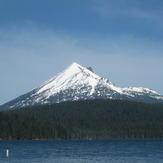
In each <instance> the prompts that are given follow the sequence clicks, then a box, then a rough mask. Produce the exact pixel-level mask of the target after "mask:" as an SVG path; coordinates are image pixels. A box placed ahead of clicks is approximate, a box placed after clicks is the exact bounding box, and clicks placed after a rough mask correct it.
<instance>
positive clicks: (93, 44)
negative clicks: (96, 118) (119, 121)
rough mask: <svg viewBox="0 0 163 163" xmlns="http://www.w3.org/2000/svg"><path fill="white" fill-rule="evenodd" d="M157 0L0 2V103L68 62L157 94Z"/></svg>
mask: <svg viewBox="0 0 163 163" xmlns="http://www.w3.org/2000/svg"><path fill="white" fill-rule="evenodd" d="M162 45H163V1H162V0H116V1H115V0H14V1H13V0H0V76H1V83H0V91H1V95H0V105H1V104H3V103H5V102H8V101H10V100H12V99H14V98H16V97H17V96H19V95H21V94H24V93H27V92H28V91H30V90H32V89H34V88H35V87H37V86H38V85H40V84H41V83H42V82H44V81H45V80H47V79H49V78H51V77H52V76H54V75H56V74H57V73H58V72H60V71H62V70H63V69H64V68H66V67H67V66H68V65H69V64H71V63H72V62H74V61H75V62H77V63H79V64H81V65H82V66H91V67H93V69H94V71H95V73H96V74H98V75H100V76H102V77H104V78H108V79H109V80H110V81H112V82H113V83H115V84H116V85H117V86H120V87H128V86H136V87H140V86H142V87H147V88H151V89H153V90H156V91H158V92H159V93H161V94H163V84H162V81H163V46H162Z"/></svg>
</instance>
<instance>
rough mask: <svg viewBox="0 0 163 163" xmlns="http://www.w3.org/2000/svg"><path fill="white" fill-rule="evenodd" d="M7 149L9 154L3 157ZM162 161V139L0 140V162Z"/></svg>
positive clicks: (137, 162) (102, 162)
mask: <svg viewBox="0 0 163 163" xmlns="http://www.w3.org/2000/svg"><path fill="white" fill-rule="evenodd" d="M6 149H9V157H8V158H7V157H6ZM1 162H2V163H83V162H86V163H97V162H99V163H107V162H111V163H123V162H124V163H134V162H136V163H150V162H151V163H163V140H162V139H131V140H128V139H127V140H125V139H118V140H117V139H115V140H113V139H110V140H38V141H37V140H36V141H34V140H33V141H13V140H12V141H0V163H1Z"/></svg>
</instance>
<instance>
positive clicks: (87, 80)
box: [0, 62, 163, 110]
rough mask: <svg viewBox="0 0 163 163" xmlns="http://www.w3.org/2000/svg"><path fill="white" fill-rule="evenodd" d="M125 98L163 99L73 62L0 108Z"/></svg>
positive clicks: (151, 100) (148, 90) (135, 99)
mask: <svg viewBox="0 0 163 163" xmlns="http://www.w3.org/2000/svg"><path fill="white" fill-rule="evenodd" d="M95 98H103V99H125V100H134V101H143V102H158V101H159V102H160V101H161V102H163V96H161V95H160V94H159V93H157V92H156V91H153V90H150V89H148V88H143V87H127V88H120V87H117V86H115V85H114V84H113V83H111V82H110V81H109V80H108V79H105V78H102V77H100V76H98V75H96V74H95V73H94V72H93V70H92V68H91V67H89V68H86V67H83V66H81V65H79V64H78V63H76V62H73V63H72V64H71V65H70V66H68V67H67V68H66V69H65V70H64V71H62V72H61V73H59V74H58V75H56V76H54V77H53V78H51V79H49V80H47V81H46V82H44V83H43V84H42V85H41V86H39V87H38V88H36V89H34V90H32V91H31V92H29V93H27V94H24V95H22V96H20V97H18V98H16V99H15V100H12V101H11V102H8V103H6V104H4V105H2V106H1V107H0V108H1V110H2V109H15V108H21V107H26V106H33V105H41V104H51V103H58V102H62V101H74V100H83V99H84V100H85V99H95Z"/></svg>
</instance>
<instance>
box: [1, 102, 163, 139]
mask: <svg viewBox="0 0 163 163" xmlns="http://www.w3.org/2000/svg"><path fill="white" fill-rule="evenodd" d="M0 138H1V139H87V138H88V139H94V138H163V104H144V103H138V102H129V101H122V100H86V101H76V102H64V103H59V104H53V105H44V106H36V107H32V108H23V109H18V110H13V111H5V112H0Z"/></svg>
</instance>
